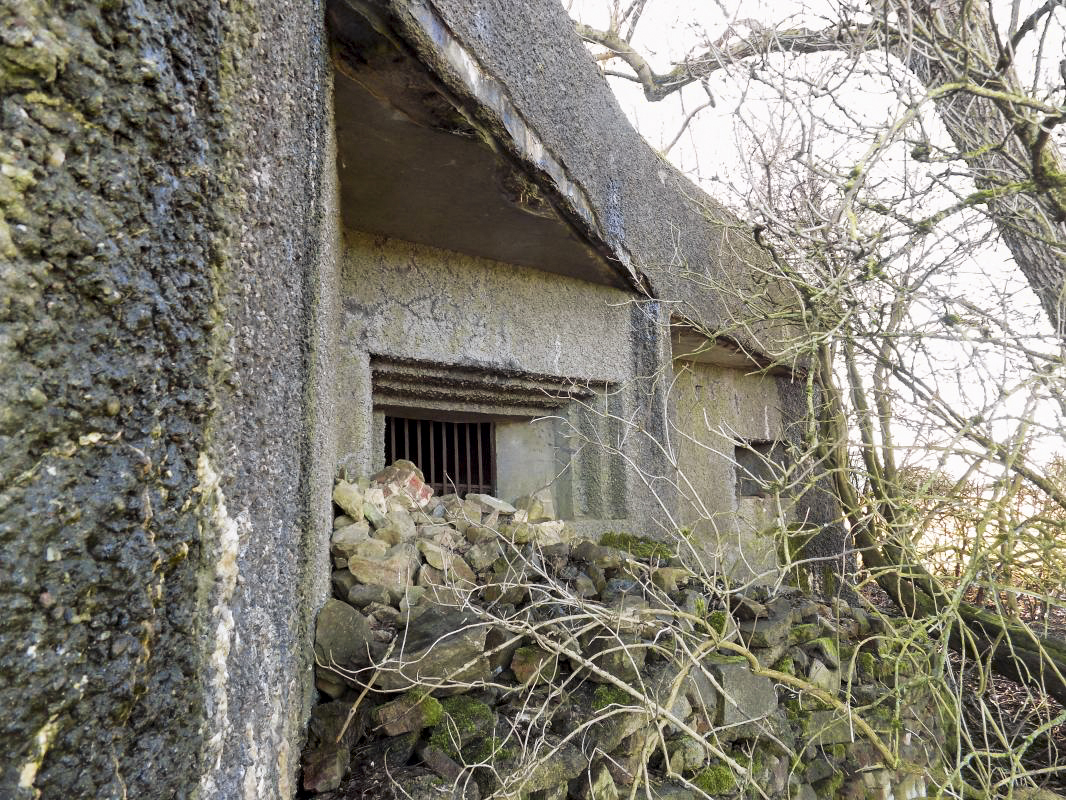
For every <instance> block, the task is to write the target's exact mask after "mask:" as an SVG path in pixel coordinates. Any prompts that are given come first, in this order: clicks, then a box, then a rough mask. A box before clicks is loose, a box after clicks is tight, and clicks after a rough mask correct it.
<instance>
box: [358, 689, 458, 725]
mask: <svg viewBox="0 0 1066 800" xmlns="http://www.w3.org/2000/svg"><path fill="white" fill-rule="evenodd" d="M443 713H444V712H443V710H442V709H441V705H440V701H439V700H437V699H436V698H435V697H431V696H430V695H428V694H427V693H426V692H424V691H421V690H417V689H416V690H412V691H410V692H407V693H406V694H405V695H403V696H401V697H398V698H396V699H395V700H392V701H390V702H388V703H384V704H383V705H380V706H378V707H377V708H376V709H374V721H375V722H376V724H377V725H378V726H379V727H380V728H381V729H382V730H383V731H384V732H385V734H386V735H387V736H399V735H400V734H403V733H410V732H412V731H420V730H422V729H423V728H430V727H432V726H434V725H436V724H437V723H438V722H440V720H441V717H442V716H443Z"/></svg>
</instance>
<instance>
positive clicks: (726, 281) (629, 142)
mask: <svg viewBox="0 0 1066 800" xmlns="http://www.w3.org/2000/svg"><path fill="white" fill-rule="evenodd" d="M348 2H350V3H352V4H353V5H356V6H369V7H372V8H375V9H383V10H384V11H385V13H386V14H387V15H388V16H389V18H390V22H391V23H392V24H393V25H394V29H395V31H396V32H397V35H398V36H400V37H402V38H403V39H404V40H405V41H406V43H407V44H408V45H409V46H410V47H412V48H413V49H414V50H415V51H416V52H417V53H418V55H419V57H420V58H422V59H423V60H424V61H425V63H427V64H428V65H430V66H431V68H433V69H434V70H435V71H436V72H437V73H438V75H439V76H440V78H441V80H442V81H444V83H445V84H446V85H447V86H448V88H449V89H450V90H451V91H452V92H453V93H454V94H455V96H457V97H459V98H461V99H462V100H463V101H465V102H466V105H467V111H468V114H469V115H470V116H471V117H473V118H474V119H476V121H477V123H478V125H479V126H480V127H481V129H482V130H483V131H485V132H486V135H488V136H491V137H493V138H495V139H496V140H497V141H498V142H499V145H500V147H501V148H502V149H504V150H507V151H509V152H510V153H511V154H512V155H513V156H514V157H515V158H517V159H518V160H519V161H521V162H524V163H526V164H528V166H529V168H530V171H531V173H532V174H539V176H540V179H541V180H542V182H543V183H544V184H545V185H550V186H551V187H552V191H553V192H554V193H555V194H556V196H557V197H559V198H560V199H561V203H560V205H563V206H566V207H568V210H569V211H570V213H571V217H572V219H573V221H574V223H575V225H577V226H578V227H584V228H585V229H586V230H587V231H588V233H589V235H590V237H592V238H594V239H596V240H599V241H602V242H604V243H606V245H607V247H608V248H609V249H610V250H611V251H612V252H613V253H614V256H615V258H617V259H618V261H619V262H620V263H621V264H624V265H625V266H626V267H627V268H629V269H630V270H632V272H633V273H634V274H639V275H641V276H642V278H643V279H646V281H647V285H648V288H649V289H650V292H651V294H652V295H653V296H655V297H657V298H659V299H661V300H664V301H666V302H668V303H670V304H671V310H672V312H673V313H674V314H677V315H683V316H685V317H687V318H689V319H692V320H694V321H696V322H698V323H700V324H702V325H704V326H706V327H707V329H709V330H712V331H715V332H716V333H718V332H720V333H721V334H722V335H724V336H729V337H731V338H733V339H735V340H738V341H740V342H741V343H743V344H744V345H745V346H749V347H754V348H755V349H756V350H767V349H768V350H769V351H771V352H772V351H773V350H774V347H775V343H776V342H777V341H778V340H779V336H780V333H781V331H780V330H779V329H778V328H777V327H775V326H774V325H770V324H764V323H763V322H761V321H760V320H765V319H766V317H765V316H763V315H761V314H760V313H759V312H758V311H757V310H755V308H754V307H755V306H756V305H761V304H762V303H763V301H764V299H765V296H766V293H765V291H764V289H762V288H760V287H758V286H757V285H756V281H755V280H754V277H755V276H756V275H757V274H758V272H759V270H757V269H752V267H753V266H756V267H758V266H760V265H767V263H768V261H767V257H766V255H765V254H764V253H763V252H762V251H761V249H760V248H759V247H758V246H757V245H756V243H755V241H754V239H753V238H752V235H751V232H750V229H749V227H748V226H747V225H746V224H744V223H742V222H741V221H740V220H739V219H737V218H736V217H735V216H734V215H732V214H731V213H729V212H728V211H726V210H725V209H724V208H722V207H721V206H720V205H719V204H718V203H717V202H716V201H714V200H713V199H711V198H710V197H709V196H707V195H706V194H704V193H703V192H702V191H701V190H700V189H698V188H697V187H696V186H694V185H693V184H692V182H691V181H690V180H688V178H686V177H685V176H684V175H682V174H681V173H680V172H678V171H677V170H676V169H675V168H674V167H673V166H671V165H670V164H669V163H668V162H667V161H666V160H665V159H664V158H662V157H661V156H660V155H659V154H657V153H656V152H655V151H653V150H652V149H651V147H650V146H649V145H648V144H647V142H645V141H644V139H643V138H642V137H641V136H640V134H639V133H638V132H637V131H636V130H634V129H633V127H632V125H630V123H629V121H628V119H627V118H626V116H625V114H624V112H623V111H622V109H621V107H620V106H619V105H618V101H617V100H616V99H615V97H614V95H613V93H612V92H611V89H610V87H609V86H607V84H606V82H605V81H604V80H603V77H602V75H601V74H600V72H599V70H598V68H597V66H596V65H595V64H594V63H593V61H592V59H591V58H590V57H589V54H588V52H587V50H586V48H585V46H584V44H583V43H582V42H581V40H580V39H579V38H578V36H577V35H576V33H575V32H574V26H573V21H572V20H571V19H570V17H569V16H568V14H567V12H566V9H565V8H564V7H563V4H561V3H557V2H533V3H518V4H515V3H511V2H508V1H507V0H478V2H472V0H427V2H419V3H409V2H407V0H348ZM531 76H535V77H531ZM560 86H563V87H566V91H563V92H560V91H559V87H560Z"/></svg>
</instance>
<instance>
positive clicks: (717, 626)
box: [707, 610, 726, 636]
mask: <svg viewBox="0 0 1066 800" xmlns="http://www.w3.org/2000/svg"><path fill="white" fill-rule="evenodd" d="M725 622H726V615H725V612H724V611H721V610H719V611H712V612H711V613H710V615H709V616H708V617H707V624H708V625H710V626H711V630H713V631H715V632H716V633H717V634H718V635H719V636H721V635H722V634H723V633H725Z"/></svg>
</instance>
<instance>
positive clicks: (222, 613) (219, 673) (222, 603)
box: [196, 453, 241, 797]
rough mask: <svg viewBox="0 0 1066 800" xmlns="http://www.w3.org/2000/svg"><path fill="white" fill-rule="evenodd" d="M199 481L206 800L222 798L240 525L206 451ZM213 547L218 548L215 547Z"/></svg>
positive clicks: (198, 466)
mask: <svg viewBox="0 0 1066 800" xmlns="http://www.w3.org/2000/svg"><path fill="white" fill-rule="evenodd" d="M196 474H197V478H198V479H199V481H200V486H199V489H200V493H201V498H202V500H201V502H202V503H203V507H204V509H205V511H206V513H205V514H204V515H203V516H202V517H201V519H200V538H201V541H203V542H204V543H205V544H208V545H209V549H208V556H207V562H208V563H214V565H215V570H214V573H213V575H211V583H212V585H211V588H210V597H211V620H212V623H213V631H214V633H213V636H212V640H211V642H210V656H209V658H208V665H207V670H206V682H205V683H206V688H207V691H206V697H205V701H206V705H207V718H208V720H210V722H209V723H208V724H214V725H215V726H217V727H216V728H215V730H214V732H213V733H212V734H211V736H210V737H209V738H208V740H207V745H206V748H205V749H206V752H205V756H206V759H205V760H206V762H207V764H208V765H209V766H208V768H207V770H205V772H204V775H203V776H202V778H201V780H200V790H201V796H202V797H214V796H217V787H216V785H215V774H216V772H217V771H218V770H219V768H220V767H221V762H222V749H223V748H222V744H223V741H224V739H225V735H226V731H227V728H228V727H229V720H228V713H227V712H228V710H229V702H228V695H227V688H226V684H227V682H228V680H229V670H228V667H227V664H228V661H229V654H230V649H231V648H232V645H233V628H234V624H233V612H232V611H231V610H230V607H229V604H230V602H231V601H232V599H233V592H234V590H235V589H236V587H237V550H238V547H239V546H240V539H241V537H240V526H239V525H238V524H237V521H236V520H234V519H233V518H232V517H231V516H230V514H229V511H228V509H227V508H226V498H225V496H224V495H223V493H222V489H221V487H220V486H219V475H218V473H217V472H215V469H214V467H213V466H212V464H211V460H210V459H209V458H208V457H207V454H206V453H201V454H200V458H199V460H198V461H197V464H196ZM212 543H213V546H210V545H211V544H212Z"/></svg>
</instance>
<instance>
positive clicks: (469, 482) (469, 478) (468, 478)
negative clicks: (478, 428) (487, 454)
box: [463, 422, 474, 492]
mask: <svg viewBox="0 0 1066 800" xmlns="http://www.w3.org/2000/svg"><path fill="white" fill-rule="evenodd" d="M471 427H472V426H471V423H469V422H468V423H466V424H465V425H463V430H464V431H465V433H466V486H467V489H466V490H467V491H468V492H469V491H470V490H471V489H472V488H473V485H474V474H473V470H471V469H470V428H471Z"/></svg>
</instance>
